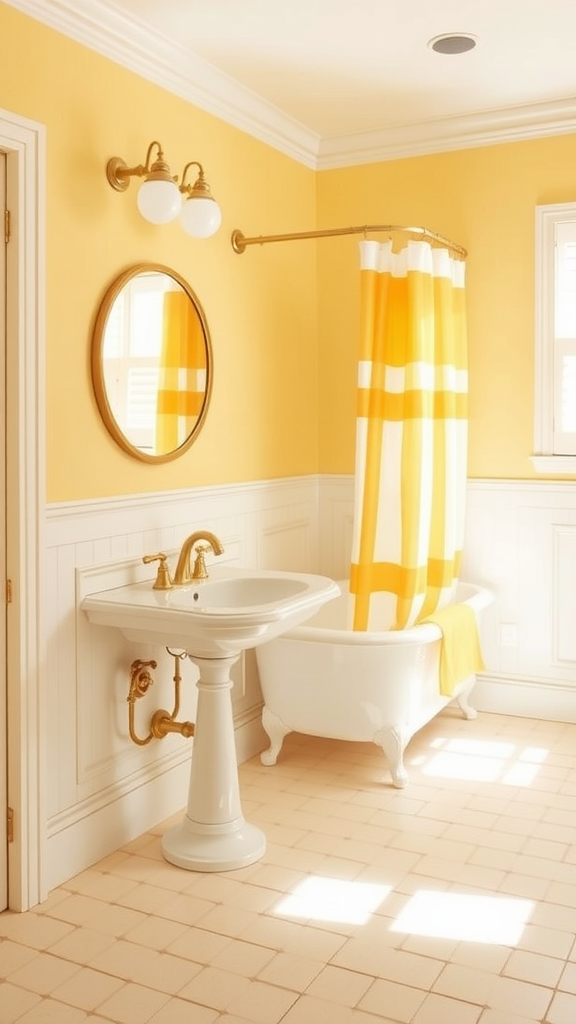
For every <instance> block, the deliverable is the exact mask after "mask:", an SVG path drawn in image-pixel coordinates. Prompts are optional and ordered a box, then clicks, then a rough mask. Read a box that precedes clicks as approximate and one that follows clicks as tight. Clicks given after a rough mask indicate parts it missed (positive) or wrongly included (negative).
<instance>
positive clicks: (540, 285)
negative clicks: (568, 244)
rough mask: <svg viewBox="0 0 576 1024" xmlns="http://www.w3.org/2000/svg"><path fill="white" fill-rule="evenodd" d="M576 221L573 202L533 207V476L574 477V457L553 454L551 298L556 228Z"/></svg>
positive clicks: (575, 456) (575, 466)
mask: <svg viewBox="0 0 576 1024" xmlns="http://www.w3.org/2000/svg"><path fill="white" fill-rule="evenodd" d="M574 219H576V203H573V202H572V203H550V204H547V205H545V206H537V207H536V226H535V227H536V230H535V247H536V252H535V274H536V279H535V282H534V301H535V309H534V346H535V347H534V453H535V454H534V455H532V456H531V457H530V461H531V463H532V465H533V467H534V469H535V470H536V472H537V473H550V474H560V475H562V474H574V473H576V455H555V454H554V348H553V339H554V297H555V277H556V275H555V265H556V261H555V247H556V225H557V224H559V223H561V222H564V221H573V220H574Z"/></svg>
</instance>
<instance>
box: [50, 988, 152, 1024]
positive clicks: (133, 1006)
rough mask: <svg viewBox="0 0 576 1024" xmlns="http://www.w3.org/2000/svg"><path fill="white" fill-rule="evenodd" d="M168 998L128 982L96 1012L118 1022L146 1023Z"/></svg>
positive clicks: (129, 1023)
mask: <svg viewBox="0 0 576 1024" xmlns="http://www.w3.org/2000/svg"><path fill="white" fill-rule="evenodd" d="M168 999H169V996H167V995H166V994H165V993H163V992H155V991H154V990H153V989H151V988H145V987H144V985H135V984H133V983H132V982H129V983H128V984H127V985H123V986H122V988H120V989H118V991H117V992H115V993H114V995H112V996H110V998H109V999H106V1000H105V1001H104V1002H103V1003H102V1005H101V1006H99V1007H98V1013H99V1014H100V1015H101V1016H102V1017H104V1018H106V1017H108V1018H110V1019H111V1020H113V1021H117V1022H118V1024H147V1022H148V1021H149V1020H150V1018H151V1017H152V1016H153V1014H154V1013H156V1012H157V1011H158V1010H159V1009H161V1007H162V1006H165V1005H166V1003H167V1002H168ZM63 1024H64V1022H63Z"/></svg>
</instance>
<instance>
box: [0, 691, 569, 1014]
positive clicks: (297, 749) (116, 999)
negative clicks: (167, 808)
mask: <svg viewBox="0 0 576 1024" xmlns="http://www.w3.org/2000/svg"><path fill="white" fill-rule="evenodd" d="M495 743H496V744H500V746H499V747H498V750H499V751H500V753H501V755H502V759H504V757H506V758H508V760H507V761H506V769H507V768H508V767H509V766H510V765H512V766H514V765H515V764H519V765H521V766H522V765H528V766H530V765H534V766H535V768H536V769H537V771H536V774H535V778H534V782H533V784H532V785H526V786H518V785H515V786H512V785H506V784H504V783H503V781H501V779H502V778H503V777H504V775H503V772H504V769H502V771H501V772H500V775H498V773H496V776H495V779H494V781H481V780H479V779H478V778H475V777H473V776H474V773H473V772H472V771H471V770H470V771H469V772H467V769H472V768H473V767H474V766H475V767H476V768H480V769H483V768H485V767H486V764H487V761H486V757H493V756H494V752H495V751H496V749H497V748H496V747H495V746H494V744H495ZM487 744H488V745H487ZM502 744H505V745H507V749H509V750H510V751H512V754H510V756H509V757H508V754H505V750H504V747H503V746H502ZM490 745H491V746H490ZM439 750H441V751H444V750H445V751H448V752H451V753H452V754H453V753H454V752H458V751H466V750H468V751H469V752H471V753H470V754H469V755H467V756H468V761H467V763H466V765H464V768H465V769H466V771H465V773H464V774H466V772H467V773H468V774H469V775H470V777H469V778H466V777H460V778H449V777H447V776H445V777H441V776H440V775H434V774H433V770H434V764H433V758H434V756H435V754H436V753H437V752H438V751H439ZM542 751H544V752H545V753H544V754H542ZM472 757H473V758H476V762H475V765H474V764H473V762H472V760H471V759H470V758H472ZM406 763H407V765H408V768H409V771H410V776H411V778H410V782H409V785H408V787H407V789H405V790H403V791H400V790H396V789H394V787H393V786H392V785H391V783H390V778H389V773H388V769H387V764H386V761H385V758H383V756H382V753H381V751H380V750H379V749H378V748H376V747H375V746H374V745H373V744H369V743H346V742H344V741H339V742H337V741H331V740H323V739H314V738H313V737H305V736H299V735H297V734H291V735H290V736H289V737H287V740H286V743H285V745H284V749H283V751H282V755H281V758H280V760H279V762H278V764H277V765H276V766H275V767H274V768H265V767H264V766H262V765H261V764H260V762H259V758H257V757H256V758H253V759H252V760H251V761H250V762H248V763H247V764H245V765H241V767H240V785H241V792H242V795H243V803H244V809H245V812H247V817H248V818H249V820H253V821H254V822H255V823H259V824H260V825H261V827H263V828H264V830H265V831H266V833H267V839H268V846H267V850H266V853H265V855H264V857H263V858H262V860H261V861H260V862H257V863H255V864H252V865H248V867H246V868H242V869H239V870H235V871H229V872H221V873H220V872H219V873H214V874H212V873H207V874H205V873H197V872H187V871H181V870H180V869H178V868H176V867H175V866H174V865H171V864H168V863H167V862H166V861H165V860H164V858H163V856H162V851H161V842H160V840H161V836H162V835H163V834H164V832H165V831H166V829H167V828H168V827H171V825H173V824H175V823H177V822H179V821H180V820H181V818H182V814H181V813H180V814H178V815H175V816H173V818H172V819H171V820H170V821H168V822H162V823H160V824H159V825H158V826H157V827H155V828H153V829H151V830H150V831H149V832H148V833H146V834H145V835H143V836H141V837H139V838H138V839H136V840H134V841H133V842H131V843H128V844H126V845H125V846H124V847H123V848H122V849H121V850H118V851H117V852H116V853H113V854H111V855H110V856H108V857H106V858H104V859H103V860H102V861H101V862H100V863H98V864H95V865H94V866H93V867H92V868H90V869H88V870H87V871H84V872H82V873H81V874H79V875H77V876H76V877H75V878H73V879H71V880H70V881H69V882H66V883H65V884H64V885H63V886H61V887H60V888H59V889H57V890H55V891H54V892H53V893H50V895H49V897H48V899H47V900H46V901H45V903H44V904H42V905H41V906H39V907H36V908H34V910H33V911H31V912H29V913H27V914H22V915H20V914H11V913H5V914H2V915H0V977H2V976H4V977H6V976H8V981H7V982H5V983H4V984H2V985H1V988H0V1024H13V1022H16V1024H80V1022H82V1024H83V1022H86V1024H111V1022H112V1024H190V1022H193V1024H279V1022H281V1024H544V1022H545V1024H575V1022H576V916H575V915H576V844H575V843H574V828H575V826H576V810H575V809H574V808H575V804H574V796H575V795H576V726H570V725H568V726H567V725H563V724H561V723H546V722H536V721H532V720H529V719H514V718H512V717H510V716H498V715H482V714H480V715H479V716H478V718H477V719H476V720H475V721H473V722H465V721H464V720H463V719H461V718H460V717H459V715H458V713H457V712H456V711H453V710H450V711H447V712H445V713H443V714H441V715H440V716H438V718H437V719H436V720H435V721H434V722H431V723H429V725H428V726H427V727H426V728H425V729H424V730H422V731H421V733H420V734H418V736H416V737H415V738H414V740H413V741H412V742H411V744H410V747H409V750H408V752H407V756H406ZM311 876H316V877H321V878H327V879H331V880H337V881H341V882H342V883H359V884H372V885H382V886H384V887H385V896H384V897H383V898H382V900H381V902H380V904H379V905H378V906H376V907H374V908H373V909H372V912H371V913H370V915H369V916H368V918H367V920H366V922H365V923H364V924H359V923H351V922H346V921H339V920H337V918H338V912H340V911H341V906H340V905H338V902H337V901H336V900H335V899H333V905H332V907H331V909H330V913H329V914H328V915H327V916H328V917H330V918H331V919H330V920H318V919H316V918H315V917H314V916H313V913H314V912H313V911H310V912H309V916H308V917H307V918H303V917H302V918H301V917H299V916H298V915H297V914H292V916H290V917H286V916H284V914H283V911H282V907H281V903H282V901H283V900H284V897H285V896H286V895H288V894H290V893H292V892H293V891H294V890H295V888H296V887H297V886H298V884H299V883H301V882H302V881H304V880H306V879H308V878H310V877H311ZM422 889H428V890H433V891H440V892H442V891H443V892H446V893H449V894H454V893H463V894H466V893H467V894H474V895H488V894H489V895H492V896H510V897H513V898H516V899H522V900H527V901H530V902H531V904H532V907H531V912H530V915H529V919H528V923H527V924H526V925H525V927H524V929H523V931H522V934H521V936H520V938H519V939H518V942H517V944H516V945H515V946H503V945H495V944H490V943H481V942H465V941H461V940H457V939H446V938H439V937H437V936H434V935H433V934H432V935H424V936H422V935H418V934H411V933H409V932H400V931H398V930H396V928H395V924H396V920H397V917H398V915H399V914H400V913H401V912H402V910H403V909H404V908H405V906H406V905H407V903H408V902H409V900H410V899H411V898H412V897H413V896H414V895H415V894H416V893H418V892H419V891H420V890H422Z"/></svg>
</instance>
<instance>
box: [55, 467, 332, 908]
mask: <svg viewBox="0 0 576 1024" xmlns="http://www.w3.org/2000/svg"><path fill="white" fill-rule="evenodd" d="M201 528H205V529H210V530H212V531H213V532H215V533H216V534H217V536H218V537H219V538H220V539H221V541H222V543H223V545H224V549H225V553H224V555H223V556H221V557H222V558H224V559H226V560H229V561H231V562H233V563H235V564H237V565H252V566H257V567H260V568H279V569H293V570H295V571H299V572H310V571H314V569H315V567H316V564H317V549H318V539H317V538H318V534H317V530H318V480H317V478H316V477H314V478H305V479H300V478H298V479H293V480H289V481H277V482H276V481H272V482H270V483H265V484H262V483H256V484H246V485H242V486H237V487H216V488H199V489H195V490H189V491H185V492H184V491H178V492H176V493H169V494H160V495H159V494H154V495H138V496H133V497H130V498H121V499H110V500H97V501H92V502H82V503H79V502H73V503H67V504H59V505H51V506H49V507H48V509H47V518H46V579H47V581H48V584H47V594H46V601H45V604H46V609H45V622H46V629H47V636H46V647H47V665H46V701H45V706H46V714H47V722H46V748H47V761H48V763H47V765H46V773H45V780H46V785H45V792H44V804H45V807H46V818H47V839H46V844H45V846H46V849H45V851H44V861H45V872H46V874H45V877H46V883H47V888H48V889H51V888H52V887H53V886H55V885H57V884H58V883H59V882H61V881H64V880H65V879H67V878H70V877H71V876H72V875H73V874H75V873H77V872H78V871H81V870H83V869H84V868H86V867H87V866H88V865H89V864H91V863H93V862H94V861H95V860H97V859H99V858H101V857H103V856H105V855H106V854H107V853H109V852H111V851H112V850H115V849H117V848H118V847H119V846H120V845H121V844H122V843H125V842H128V841H129V840H130V839H132V838H134V837H135V836H137V835H140V834H141V833H142V832H143V831H145V830H146V829H148V828H150V827H151V826H153V825H155V824H157V823H158V822H159V821H161V820H162V819H164V818H167V817H168V816H170V815H172V814H174V813H176V812H178V811H179V810H180V809H181V808H182V807H184V805H185V804H186V798H187V791H188V780H189V762H190V749H191V743H193V740H185V739H183V738H182V737H180V736H168V737H166V738H165V739H163V740H162V741H157V740H153V741H152V742H151V743H150V744H148V745H147V746H144V747H140V746H137V745H135V744H134V743H132V742H131V740H130V739H129V736H128V705H127V695H128V683H129V672H130V666H131V664H132V661H133V660H134V659H135V658H142V659H144V660H150V659H154V660H156V661H157V669H156V670H155V671H154V673H153V675H154V680H155V682H154V685H153V686H152V687H151V689H150V690H149V692H148V693H147V694H146V695H145V697H143V698H142V699H141V700H139V701H138V702H137V704H136V707H135V715H136V723H137V728H138V730H139V735H146V733H147V731H148V723H149V721H150V717H151V715H152V712H153V711H154V710H155V709H156V708H158V707H164V708H166V709H168V710H171V709H172V706H173V676H174V670H175V662H174V659H173V658H172V657H170V655H169V654H168V653H167V652H166V650H165V649H164V648H160V649H158V648H154V647H149V648H143V647H141V646H139V645H138V646H137V645H134V644H131V643H129V642H128V641H126V640H125V639H124V638H123V637H122V636H121V634H120V633H119V632H118V631H117V630H114V629H106V628H103V627H99V626H94V625H91V624H90V623H89V622H88V620H87V618H86V615H85V614H84V612H83V611H82V610H81V607H80V603H81V601H82V598H83V597H84V596H85V595H86V594H88V593H95V592H96V591H98V590H104V589H107V588H108V587H111V586H121V585H123V584H124V583H128V582H131V581H133V580H144V579H153V578H154V574H155V566H154V565H153V566H144V565H143V564H142V555H143V554H154V553H156V552H158V551H164V552H166V553H167V554H168V555H169V556H170V560H171V561H172V563H173V562H174V557H175V553H176V552H177V551H178V550H179V548H180V545H181V543H182V541H183V540H184V538H185V537H187V536H188V535H189V534H190V533H191V532H192V531H193V530H197V529H201ZM181 671H182V680H183V681H182V698H183V700H182V709H181V715H180V716H179V717H180V718H184V719H189V720H191V721H194V715H195V698H196V687H195V682H196V679H197V674H196V669H195V666H194V665H193V664H192V663H191V662H190V661H188V660H186V661H183V662H182V663H181ZM234 680H235V685H234V689H233V707H234V718H235V728H236V741H237V752H238V759H239V761H240V762H241V761H243V760H246V759H247V758H248V757H251V756H253V754H255V753H257V752H258V751H259V750H261V749H263V748H264V746H265V745H266V743H265V736H264V733H263V732H262V728H261V724H260V709H261V695H260V687H259V682H258V675H257V670H256V662H255V658H254V655H253V653H252V652H247V653H246V655H245V656H244V657H243V658H242V660H241V662H239V663H238V665H237V666H236V668H235V672H234Z"/></svg>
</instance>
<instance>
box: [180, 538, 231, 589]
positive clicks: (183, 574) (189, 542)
mask: <svg viewBox="0 0 576 1024" xmlns="http://www.w3.org/2000/svg"><path fill="white" fill-rule="evenodd" d="M201 540H204V541H206V542H207V543H206V544H205V545H204V544H202V545H200V544H198V541H201ZM196 544H198V547H197V548H196V552H195V554H196V557H195V559H194V568H193V569H192V570H191V569H190V555H191V554H192V551H193V549H194V546H195V545H196ZM210 550H212V551H213V552H214V554H215V555H222V554H224V548H223V546H222V543H221V542H220V541H219V540H218V537H216V535H215V534H213V533H210V532H209V531H208V530H197V531H196V533H191V534H190V536H189V537H187V538H186V540H185V541H184V543H183V545H182V548H181V551H180V554H179V556H178V564H177V565H176V571H175V573H174V579H173V581H172V583H173V585H174V586H175V587H182V586H185V585H186V584H187V583H190V582H191V581H192V580H206V579H208V571H207V569H206V562H205V559H204V554H205V552H206V551H210Z"/></svg>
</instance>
